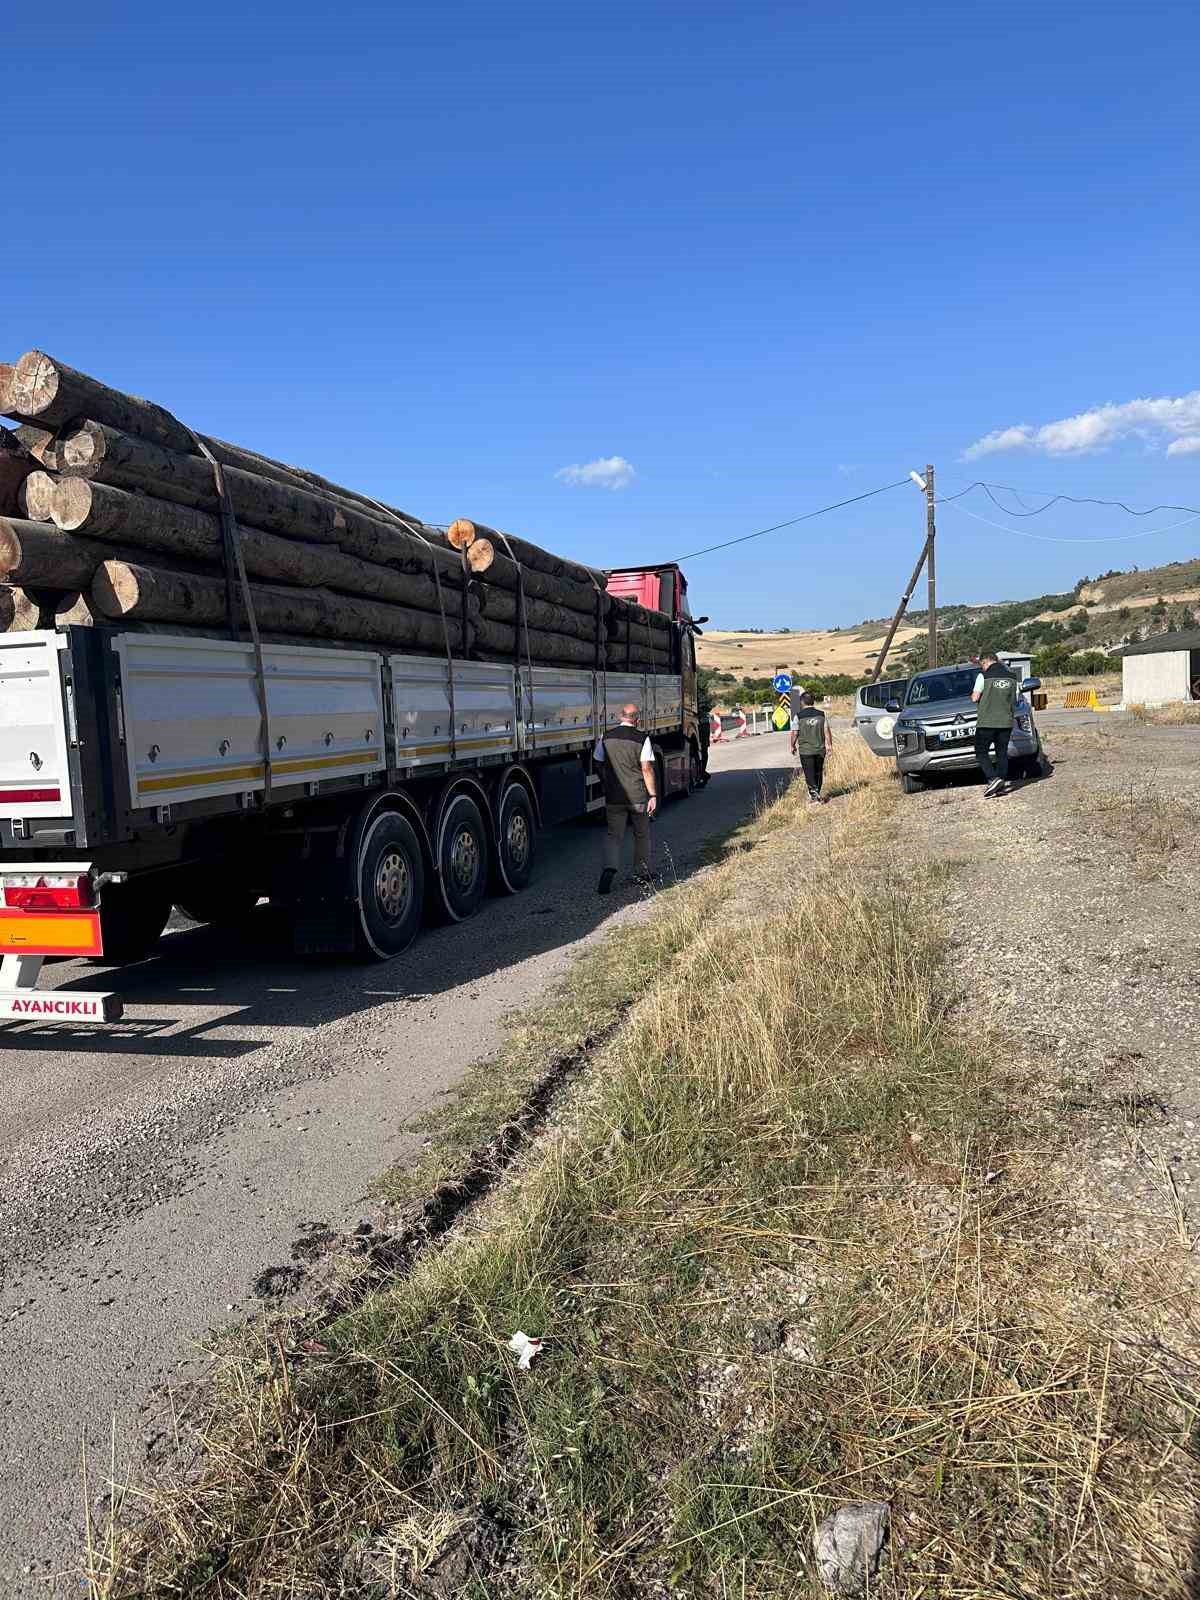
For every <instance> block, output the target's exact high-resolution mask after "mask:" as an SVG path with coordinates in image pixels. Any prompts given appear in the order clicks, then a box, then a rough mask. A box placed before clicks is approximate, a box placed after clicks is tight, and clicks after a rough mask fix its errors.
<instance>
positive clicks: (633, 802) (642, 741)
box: [592, 703, 658, 894]
mask: <svg viewBox="0 0 1200 1600" xmlns="http://www.w3.org/2000/svg"><path fill="white" fill-rule="evenodd" d="M592 756H593V759H594V760H595V762H596V764H597V766H598V767H599V768H600V775H601V778H602V779H603V782H604V813H605V818H606V820H607V822H608V833H607V835H606V837H605V840H604V871H603V872H602V873H601V874H600V882H599V883H598V884H597V886H596V892H597V893H598V894H611V893H612V886H613V880H614V879H615V878H616V876H617V869H618V868H619V867H620V865H621V846H622V844H623V843H624V841H625V828H626V825H628V826H629V827H631V828H632V829H633V870H634V874H635V876H636V877H638V878H641V879H642V880H643V881H646V880H648V879H649V877H650V818H651V817H652V816H653V815H654V813H655V812H656V811H657V810H658V775H657V773H656V772H655V769H654V750H653V748H652V746H651V744H650V738H649V735H648V734H646V733H644V732H643V731H642V729H641V728H639V727H638V708H637V706H635V705H633V704H632V703H630V704H629V705H627V706H622V707H621V721H620V724H619V725H618V726H617V727H615V728H610V729H609V730H608V732H607V733H606V734H605V735H604V737H603V738H601V739H597V740H596V747H595V749H594V750H593V751H592Z"/></svg>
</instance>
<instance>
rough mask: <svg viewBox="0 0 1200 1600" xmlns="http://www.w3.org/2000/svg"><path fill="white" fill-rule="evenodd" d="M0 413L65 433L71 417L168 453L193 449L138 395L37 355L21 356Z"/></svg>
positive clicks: (170, 420)
mask: <svg viewBox="0 0 1200 1600" xmlns="http://www.w3.org/2000/svg"><path fill="white" fill-rule="evenodd" d="M4 409H5V411H6V412H7V414H8V415H9V416H14V417H19V418H20V420H21V421H22V422H35V423H38V424H39V425H40V426H41V427H43V428H65V427H66V426H67V424H68V423H70V422H73V421H74V420H75V419H76V418H77V417H97V418H99V420H100V421H101V422H106V423H108V425H109V426H110V427H113V428H120V429H121V430H122V432H124V433H135V434H137V435H138V437H139V438H142V439H152V440H153V441H154V442H155V443H156V444H165V445H166V446H167V447H168V449H171V450H183V451H186V452H191V451H193V450H195V448H196V447H195V443H194V441H193V439H192V436H191V434H190V432H189V431H188V429H187V428H185V427H184V426H183V424H182V423H181V422H179V421H178V420H177V419H176V418H175V417H173V416H172V415H171V413H170V412H169V411H166V410H164V408H163V407H162V406H158V405H155V404H154V402H153V401H151V400H143V399H142V398H141V397H140V395H134V394H122V393H121V391H120V390H118V389H110V388H109V387H108V385H107V384H104V383H100V382H98V381H97V379H95V378H89V377H88V375H87V374H86V373H85V372H76V370H75V369H74V367H68V366H65V365H64V364H63V363H62V362H61V361H55V360H54V358H53V357H52V356H48V355H47V354H46V353H45V351H43V350H29V351H27V352H26V353H25V354H24V355H23V356H22V357H21V359H20V360H19V361H18V362H17V364H16V366H15V367H14V368H13V373H12V377H11V378H10V379H9V383H8V391H7V394H6V395H5V408H4Z"/></svg>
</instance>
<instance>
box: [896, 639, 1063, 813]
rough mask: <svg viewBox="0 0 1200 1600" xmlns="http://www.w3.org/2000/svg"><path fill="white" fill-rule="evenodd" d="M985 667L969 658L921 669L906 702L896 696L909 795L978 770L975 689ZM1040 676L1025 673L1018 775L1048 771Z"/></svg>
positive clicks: (1016, 732)
mask: <svg viewBox="0 0 1200 1600" xmlns="http://www.w3.org/2000/svg"><path fill="white" fill-rule="evenodd" d="M978 672H979V668H978V666H977V665H974V664H973V663H970V662H967V663H963V664H961V665H958V666H954V667H938V668H935V669H933V670H932V671H929V672H919V673H918V674H917V675H916V677H915V678H912V679H910V680H909V683H908V687H907V689H906V691H905V695H904V701H903V704H901V703H900V702H898V701H895V700H893V701H891V702H890V703H889V705H888V707H887V710H888V711H889V712H891V713H892V714H894V715H895V718H896V722H895V729H894V733H893V737H894V740H895V748H896V766H897V769H898V770H899V773H900V782H901V785H902V787H903V789H904V792H905V794H915V793H916V792H917V790H918V789H922V788H924V786H925V784H926V783H927V782H928V780H929V779H931V778H936V777H939V776H941V775H942V774H943V773H951V772H965V771H970V770H971V769H977V768H978V763H977V761H976V760H975V703H974V701H973V700H972V699H971V691H972V690H973V688H974V687H975V678H976V676H977V674H978ZM1040 687H1041V679H1040V678H1025V679H1024V680H1023V681H1022V683H1021V694H1020V697H1019V699H1018V700H1017V717H1016V721H1015V722H1014V724H1013V730H1012V736H1011V738H1010V739H1009V742H1008V761H1009V772H1010V774H1011V775H1012V776H1013V777H1014V778H1033V777H1039V776H1040V775H1041V774H1042V772H1043V771H1044V770H1045V757H1044V756H1043V754H1042V738H1041V734H1040V733H1039V732H1038V729H1037V725H1036V723H1035V722H1034V720H1033V706H1032V704H1031V702H1030V700H1029V698H1028V696H1029V691H1031V690H1033V689H1037V688H1040Z"/></svg>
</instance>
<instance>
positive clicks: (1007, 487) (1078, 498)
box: [947, 478, 1200, 517]
mask: <svg viewBox="0 0 1200 1600" xmlns="http://www.w3.org/2000/svg"><path fill="white" fill-rule="evenodd" d="M960 481H961V480H960ZM973 489H982V490H983V492H984V494H986V495H987V497H988V499H989V500H990V501H991V502H992V504H993V505H994V506H995V507H996V509H997V510H998V511H1003V512H1004V515H1005V516H1006V517H1040V516H1041V514H1042V513H1043V511H1049V509H1050V507H1051V506H1053V505H1057V504H1058V502H1059V501H1060V500H1065V501H1067V502H1069V503H1070V504H1071V505H1074V506H1112V507H1116V508H1117V509H1118V510H1120V511H1124V512H1126V513H1127V514H1128V515H1129V516H1131V517H1152V516H1153V515H1154V513H1155V512H1156V511H1194V512H1195V513H1196V514H1197V515H1198V516H1200V507H1197V506H1176V505H1158V506H1148V507H1147V508H1146V509H1145V510H1144V511H1137V510H1135V509H1134V507H1133V506H1127V505H1126V504H1125V502H1124V500H1099V499H1096V498H1095V497H1094V496H1092V495H1076V494H1055V495H1051V496H1050V498H1049V499H1048V500H1047V501H1046V503H1045V505H1042V506H1037V507H1036V508H1035V509H1034V510H1032V511H1026V510H1024V509H1022V510H1020V511H1014V510H1013V509H1012V507H1011V506H1006V505H1001V503H1000V501H999V500H997V499H996V496H995V495H994V494H993V493H992V490H993V489H1001V490H1003V491H1004V493H1005V494H1015V495H1016V496H1017V498H1018V499H1019V498H1020V497H1021V495H1022V494H1034V493H1035V492H1036V493H1040V494H1046V493H1047V491H1046V490H1044V489H1042V490H1038V491H1035V490H1033V489H1016V488H1014V487H1013V485H1012V484H1011V483H985V482H984V481H983V479H982V478H976V480H975V482H974V483H970V484H968V485H967V487H966V488H965V489H960V490H959V492H958V494H955V495H950V496H948V497H947V498H948V499H949V500H961V499H962V497H963V495H967V494H970V493H971V491H972V490H973Z"/></svg>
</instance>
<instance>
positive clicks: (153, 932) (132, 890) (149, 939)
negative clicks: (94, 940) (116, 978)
mask: <svg viewBox="0 0 1200 1600" xmlns="http://www.w3.org/2000/svg"><path fill="white" fill-rule="evenodd" d="M170 915H171V902H170V900H169V899H168V898H167V896H166V894H164V893H163V891H162V890H160V889H155V888H150V887H148V886H147V885H145V884H141V883H132V884H130V883H110V884H108V885H107V886H106V887H105V889H104V892H103V894H102V895H101V897H100V937H101V940H102V941H103V944H104V954H103V956H101V957H100V958H99V959H100V960H101V961H103V962H106V963H108V964H109V965H114V966H119V965H122V964H123V963H124V962H126V961H140V960H141V959H142V957H143V956H147V955H149V954H150V952H151V950H153V949H154V946H155V945H156V944H157V943H158V941H159V939H160V938H161V936H162V931H163V929H164V928H165V927H166V925H167V918H168V917H169V916H170Z"/></svg>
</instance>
